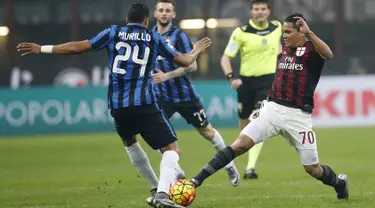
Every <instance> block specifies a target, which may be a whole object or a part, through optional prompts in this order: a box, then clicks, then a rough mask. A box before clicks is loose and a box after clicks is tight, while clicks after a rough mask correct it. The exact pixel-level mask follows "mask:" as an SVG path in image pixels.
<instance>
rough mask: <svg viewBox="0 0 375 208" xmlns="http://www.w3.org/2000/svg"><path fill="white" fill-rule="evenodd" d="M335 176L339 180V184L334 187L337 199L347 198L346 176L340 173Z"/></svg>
mask: <svg viewBox="0 0 375 208" xmlns="http://www.w3.org/2000/svg"><path fill="white" fill-rule="evenodd" d="M337 178H338V179H339V180H340V181H339V185H337V186H336V187H335V191H336V194H337V199H339V200H341V199H349V187H348V176H347V175H345V174H340V175H339V176H338V177H337Z"/></svg>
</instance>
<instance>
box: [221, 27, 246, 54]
mask: <svg viewBox="0 0 375 208" xmlns="http://www.w3.org/2000/svg"><path fill="white" fill-rule="evenodd" d="M241 33H242V30H241V28H239V27H238V28H236V29H235V30H234V31H233V33H232V35H231V36H230V39H229V42H228V45H227V47H226V48H225V51H224V54H225V55H227V56H229V57H231V58H234V57H236V55H237V53H238V51H239V50H240V48H241V46H242V40H241Z"/></svg>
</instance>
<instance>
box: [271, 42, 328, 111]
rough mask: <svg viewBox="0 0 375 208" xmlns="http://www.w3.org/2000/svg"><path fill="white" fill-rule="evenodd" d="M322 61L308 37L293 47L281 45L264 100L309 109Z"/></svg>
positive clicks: (304, 109)
mask: <svg viewBox="0 0 375 208" xmlns="http://www.w3.org/2000/svg"><path fill="white" fill-rule="evenodd" d="M324 63H325V59H324V58H322V57H321V56H320V54H319V53H317V52H316V50H315V48H314V46H313V44H312V42H311V41H308V42H306V43H305V44H303V46H301V47H297V48H287V47H285V46H284V47H283V52H282V57H281V58H280V60H279V62H278V66H277V72H276V76H275V79H274V81H273V84H272V88H271V91H270V93H269V96H268V100H269V101H274V102H276V103H279V104H281V105H285V106H288V107H293V108H299V109H301V110H303V111H306V112H309V113H312V110H313V108H314V92H315V88H316V86H317V84H318V82H319V79H320V75H321V72H322V69H323V66H324Z"/></svg>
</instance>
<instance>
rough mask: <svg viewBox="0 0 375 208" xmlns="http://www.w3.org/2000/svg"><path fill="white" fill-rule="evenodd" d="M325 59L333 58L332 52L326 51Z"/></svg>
mask: <svg viewBox="0 0 375 208" xmlns="http://www.w3.org/2000/svg"><path fill="white" fill-rule="evenodd" d="M326 59H327V60H331V59H333V53H332V52H330V53H328V54H327V56H326Z"/></svg>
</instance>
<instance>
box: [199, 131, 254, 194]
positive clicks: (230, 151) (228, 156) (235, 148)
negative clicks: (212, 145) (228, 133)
mask: <svg viewBox="0 0 375 208" xmlns="http://www.w3.org/2000/svg"><path fill="white" fill-rule="evenodd" d="M254 145H255V143H254V141H253V140H252V139H251V138H250V137H248V136H246V135H244V134H241V135H240V136H239V137H238V139H237V140H236V141H235V142H234V143H233V144H232V145H231V146H228V147H226V148H224V149H222V150H220V151H218V152H217V153H216V155H215V157H214V158H213V159H212V160H211V161H210V162H209V163H208V164H207V165H206V166H205V167H204V168H203V170H202V171H201V172H200V173H199V174H198V175H197V176H195V177H194V178H193V179H192V182H193V183H194V184H195V185H196V187H198V186H200V185H201V184H202V183H203V181H204V180H205V179H206V178H208V177H209V176H211V175H212V174H214V173H215V172H216V171H218V170H220V169H221V168H223V167H225V166H226V165H227V164H228V163H230V162H231V161H232V160H234V159H235V158H236V157H237V156H239V155H242V154H244V153H245V152H247V151H248V150H249V149H250V148H251V147H253V146H254Z"/></svg>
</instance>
